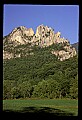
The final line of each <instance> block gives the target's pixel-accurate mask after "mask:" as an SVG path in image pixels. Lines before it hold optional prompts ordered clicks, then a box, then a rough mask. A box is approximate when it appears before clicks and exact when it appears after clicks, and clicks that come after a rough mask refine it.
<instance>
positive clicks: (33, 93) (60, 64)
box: [3, 44, 78, 99]
mask: <svg viewBox="0 0 82 120" xmlns="http://www.w3.org/2000/svg"><path fill="white" fill-rule="evenodd" d="M63 46H64V44H58V45H57V44H53V45H51V46H49V47H45V48H41V47H39V46H36V45H35V46H31V49H30V50H29V49H28V47H29V46H28V45H20V46H17V47H16V48H15V49H12V50H14V52H15V53H17V52H18V53H19V52H21V53H22V54H21V57H20V58H13V59H10V60H4V61H3V74H4V80H3V99H15V98H16V99H18V98H50V99H52V98H71V99H77V98H78V56H77V55H76V56H74V57H73V58H70V59H67V60H64V61H59V60H58V58H57V56H55V55H53V54H51V50H52V49H54V50H62V49H64V48H63ZM20 48H22V49H20ZM23 48H24V50H23ZM19 50H20V51H19ZM10 51H11V50H10ZM26 53H28V55H27V56H25V54H26ZM31 53H33V54H31Z"/></svg>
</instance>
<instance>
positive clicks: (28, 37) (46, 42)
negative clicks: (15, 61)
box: [3, 24, 76, 61]
mask: <svg viewBox="0 0 82 120" xmlns="http://www.w3.org/2000/svg"><path fill="white" fill-rule="evenodd" d="M26 44H29V46H30V47H31V46H34V45H38V46H40V47H41V48H42V47H48V46H50V45H52V44H64V47H63V49H62V50H52V51H51V53H52V54H54V55H56V56H58V59H59V60H60V61H63V60H65V59H69V58H70V57H73V56H75V55H76V50H75V48H74V47H72V46H71V45H70V42H69V41H68V40H67V39H65V38H64V37H63V38H61V33H60V32H57V33H55V32H54V30H53V29H52V28H51V27H48V26H44V25H43V24H42V25H40V26H38V27H37V29H36V33H35V34H34V31H33V29H32V28H26V27H24V26H20V27H18V28H15V29H14V30H12V32H11V33H10V34H9V35H7V36H5V37H4V38H3V46H4V47H3V59H10V58H14V57H21V51H19V54H14V53H13V51H15V48H16V46H19V45H26ZM24 50H25V49H24ZM32 54H33V53H32ZM32 54H31V55H32ZM27 55H28V54H27Z"/></svg>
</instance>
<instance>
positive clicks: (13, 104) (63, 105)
mask: <svg viewBox="0 0 82 120" xmlns="http://www.w3.org/2000/svg"><path fill="white" fill-rule="evenodd" d="M44 108H45V110H44ZM25 109H26V110H27V112H36V111H38V112H39V111H40V110H41V109H42V110H43V111H46V112H47V113H50V112H51V113H54V114H55V113H58V112H59V113H67V114H65V115H69V114H68V113H73V116H77V115H78V100H69V99H40V100H38V99H37V100H36V99H26V100H19V99H18V100H3V111H6V110H7V111H8V110H10V111H14V112H15V111H19V112H20V111H22V112H24V110H25ZM58 115H59V114H58ZM63 115H64V114H63Z"/></svg>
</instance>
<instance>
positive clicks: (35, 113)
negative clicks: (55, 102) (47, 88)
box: [3, 107, 74, 119]
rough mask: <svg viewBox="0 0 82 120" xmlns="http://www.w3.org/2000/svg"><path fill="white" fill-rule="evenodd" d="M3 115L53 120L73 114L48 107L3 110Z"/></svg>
mask: <svg viewBox="0 0 82 120" xmlns="http://www.w3.org/2000/svg"><path fill="white" fill-rule="evenodd" d="M3 113H7V115H8V113H13V115H19V114H20V113H21V115H22V114H23V115H24V116H27V118H32V117H33V118H38V119H40V118H46V119H47V118H48V119H53V118H55V117H56V116H74V114H73V113H68V112H66V111H63V110H60V109H55V108H49V107H23V108H22V110H19V111H13V110H4V111H3Z"/></svg>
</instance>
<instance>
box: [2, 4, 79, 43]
mask: <svg viewBox="0 0 82 120" xmlns="http://www.w3.org/2000/svg"><path fill="white" fill-rule="evenodd" d="M3 17H4V18H3V36H5V35H8V34H9V33H10V32H11V31H12V30H13V29H14V28H16V27H19V26H26V27H27V28H33V30H34V32H35V31H36V28H37V27H38V26H39V25H41V24H43V25H44V26H46V25H47V26H49V27H52V28H53V29H54V32H55V33H56V32H58V31H60V32H61V37H64V38H66V39H68V40H69V41H70V43H71V44H72V43H75V42H78V34H79V33H78V30H79V6H78V5H26V4H25V5H21V4H9V5H8V4H5V5H4V14H3Z"/></svg>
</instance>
